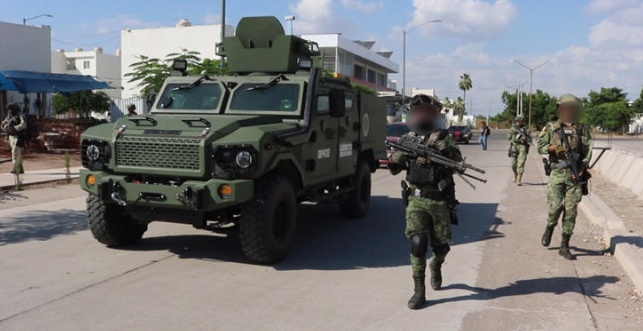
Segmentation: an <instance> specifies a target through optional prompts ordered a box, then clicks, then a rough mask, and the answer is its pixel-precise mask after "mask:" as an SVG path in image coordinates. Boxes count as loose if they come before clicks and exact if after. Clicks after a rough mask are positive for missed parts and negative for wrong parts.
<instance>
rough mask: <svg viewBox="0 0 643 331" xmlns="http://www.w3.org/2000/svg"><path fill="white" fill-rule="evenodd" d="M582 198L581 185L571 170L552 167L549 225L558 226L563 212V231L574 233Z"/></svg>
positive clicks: (548, 191)
mask: <svg viewBox="0 0 643 331" xmlns="http://www.w3.org/2000/svg"><path fill="white" fill-rule="evenodd" d="M582 198H583V191H582V188H581V185H580V184H577V183H574V182H573V181H572V179H571V170H569V169H560V170H559V169H552V171H551V174H550V175H549V184H548V185H547V202H548V203H549V215H548V216H547V226H550V227H553V226H556V225H557V224H558V219H559V218H560V215H561V214H563V233H564V234H569V235H571V234H573V232H574V225H575V224H576V215H578V211H577V207H578V203H579V202H580V201H581V199H582Z"/></svg>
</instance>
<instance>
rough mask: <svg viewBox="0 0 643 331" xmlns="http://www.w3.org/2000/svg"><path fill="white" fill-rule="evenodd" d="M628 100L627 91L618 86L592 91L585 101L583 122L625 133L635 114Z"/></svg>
mask: <svg viewBox="0 0 643 331" xmlns="http://www.w3.org/2000/svg"><path fill="white" fill-rule="evenodd" d="M626 100H627V93H624V92H623V90H622V89H620V88H617V87H610V88H605V87H602V88H601V90H600V91H599V92H596V91H590V92H589V95H588V99H586V102H585V104H586V109H585V114H584V116H583V122H585V123H587V124H590V125H592V126H598V127H600V128H601V129H605V130H607V131H611V132H618V131H620V132H622V133H625V132H626V130H627V125H628V124H629V123H630V121H631V119H632V116H634V114H635V110H634V107H632V108H630V107H628V105H627V101H626Z"/></svg>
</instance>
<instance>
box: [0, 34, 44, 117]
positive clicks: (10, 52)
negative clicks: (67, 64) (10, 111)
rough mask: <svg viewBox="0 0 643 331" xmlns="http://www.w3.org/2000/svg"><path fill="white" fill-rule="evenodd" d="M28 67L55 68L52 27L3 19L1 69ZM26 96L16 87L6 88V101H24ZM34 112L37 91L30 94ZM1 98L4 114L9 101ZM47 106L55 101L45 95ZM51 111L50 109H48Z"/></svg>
mask: <svg viewBox="0 0 643 331" xmlns="http://www.w3.org/2000/svg"><path fill="white" fill-rule="evenodd" d="M3 70H25V71H37V72H51V28H50V27H48V26H41V27H36V26H31V25H26V26H25V25H22V24H13V23H6V22H0V71H3ZM23 97H24V96H23V95H22V94H20V93H18V92H15V91H7V92H6V103H14V102H15V103H19V104H21V105H22V103H23V100H24V98H23ZM28 97H29V101H30V107H29V108H30V110H31V113H34V109H35V105H34V103H35V102H36V94H35V93H31V94H29V95H28ZM3 99H5V98H0V117H4V116H5V111H4V110H5V107H6V104H3V101H2V100H3ZM45 100H46V101H45V107H48V106H49V105H50V104H51V103H50V102H49V97H48V96H45ZM45 113H47V111H45Z"/></svg>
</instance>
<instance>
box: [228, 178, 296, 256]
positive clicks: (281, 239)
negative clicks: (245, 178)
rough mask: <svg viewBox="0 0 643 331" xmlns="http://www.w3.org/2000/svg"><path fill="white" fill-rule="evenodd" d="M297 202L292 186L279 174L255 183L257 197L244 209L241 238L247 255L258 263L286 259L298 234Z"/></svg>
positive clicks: (240, 231)
mask: <svg viewBox="0 0 643 331" xmlns="http://www.w3.org/2000/svg"><path fill="white" fill-rule="evenodd" d="M296 227H297V201H296V198H295V193H294V190H293V188H292V185H291V184H290V183H289V182H288V180H287V179H286V178H284V177H282V176H279V175H268V176H266V177H265V178H263V179H261V180H259V181H257V183H256V184H255V196H254V197H253V198H252V200H250V201H248V202H246V203H245V204H244V205H243V207H242V208H241V217H240V219H239V238H240V240H241V249H242V250H243V253H244V254H245V255H246V257H247V258H248V259H249V260H251V261H252V262H257V263H265V264H269V263H276V262H279V261H281V260H283V259H284V258H285V257H286V255H287V254H288V250H289V249H290V246H291V244H292V242H293V239H294V237H295V229H296Z"/></svg>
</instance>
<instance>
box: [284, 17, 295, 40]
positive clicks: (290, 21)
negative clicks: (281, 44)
mask: <svg viewBox="0 0 643 331" xmlns="http://www.w3.org/2000/svg"><path fill="white" fill-rule="evenodd" d="M284 19H285V20H286V21H288V29H289V30H290V33H289V34H290V35H292V23H293V21H294V20H295V15H288V16H286V17H284Z"/></svg>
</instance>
